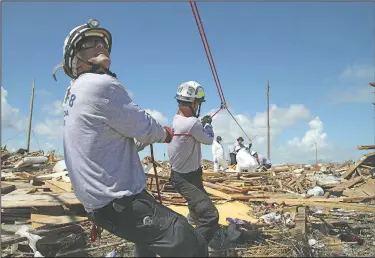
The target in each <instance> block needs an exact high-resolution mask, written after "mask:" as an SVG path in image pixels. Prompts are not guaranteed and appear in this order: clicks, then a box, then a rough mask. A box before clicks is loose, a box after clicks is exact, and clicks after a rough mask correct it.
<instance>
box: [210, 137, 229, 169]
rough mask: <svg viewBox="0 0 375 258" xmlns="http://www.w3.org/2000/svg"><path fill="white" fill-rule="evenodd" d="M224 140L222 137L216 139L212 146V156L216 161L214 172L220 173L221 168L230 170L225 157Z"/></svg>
mask: <svg viewBox="0 0 375 258" xmlns="http://www.w3.org/2000/svg"><path fill="white" fill-rule="evenodd" d="M221 141H222V138H221V137H220V136H218V137H216V141H214V142H213V144H212V156H213V159H214V171H215V172H217V171H219V168H220V166H221V167H222V168H223V170H224V171H225V170H226V169H227V168H228V163H227V161H226V160H225V157H224V148H223V145H222V144H221Z"/></svg>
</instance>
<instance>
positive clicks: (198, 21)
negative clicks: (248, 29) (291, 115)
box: [189, 1, 251, 141]
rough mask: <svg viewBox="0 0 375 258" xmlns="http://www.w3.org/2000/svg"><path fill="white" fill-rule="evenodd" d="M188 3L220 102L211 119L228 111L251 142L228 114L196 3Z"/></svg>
mask: <svg viewBox="0 0 375 258" xmlns="http://www.w3.org/2000/svg"><path fill="white" fill-rule="evenodd" d="M189 3H190V7H191V10H192V12H193V15H194V18H195V23H196V24H197V28H198V31H199V35H200V37H201V40H202V43H203V47H204V50H205V52H206V56H207V60H208V63H209V65H210V68H211V72H212V75H213V77H214V81H215V84H216V88H217V91H218V93H219V97H220V100H221V108H220V109H219V110H218V111H217V112H216V113H214V114H213V115H212V116H211V118H212V117H213V116H215V115H216V114H217V113H219V111H221V110H222V109H226V110H227V111H228V113H229V114H230V115H231V117H232V118H233V120H234V121H235V122H236V123H237V125H238V127H239V128H240V129H241V130H242V132H243V133H244V134H245V135H246V137H247V138H248V139H249V140H250V141H251V138H250V137H249V136H248V135H247V133H246V132H245V130H244V129H243V128H242V126H241V125H240V124H239V123H238V121H237V119H236V118H235V117H234V116H233V115H232V113H231V112H230V110H229V109H228V107H227V105H226V100H225V97H224V92H223V88H222V87H221V83H220V79H219V75H218V73H217V70H216V66H215V62H214V59H213V57H212V54H211V48H210V45H209V43H208V39H207V36H206V32H205V31H204V27H203V22H202V19H201V16H200V14H199V10H198V6H197V3H196V1H189Z"/></svg>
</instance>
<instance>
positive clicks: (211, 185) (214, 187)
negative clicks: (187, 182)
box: [203, 181, 241, 193]
mask: <svg viewBox="0 0 375 258" xmlns="http://www.w3.org/2000/svg"><path fill="white" fill-rule="evenodd" d="M203 185H204V186H207V187H209V188H213V189H217V190H223V191H229V192H237V193H241V191H238V190H237V189H234V188H231V187H227V186H223V185H218V184H212V183H209V182H205V181H203Z"/></svg>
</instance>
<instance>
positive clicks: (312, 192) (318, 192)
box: [307, 186, 324, 196]
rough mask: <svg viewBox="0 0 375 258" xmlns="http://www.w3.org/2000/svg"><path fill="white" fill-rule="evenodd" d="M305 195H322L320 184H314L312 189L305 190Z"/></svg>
mask: <svg viewBox="0 0 375 258" xmlns="http://www.w3.org/2000/svg"><path fill="white" fill-rule="evenodd" d="M307 195H312V196H323V195H324V190H323V188H321V187H320V186H315V187H314V188H313V189H310V190H308V191H307Z"/></svg>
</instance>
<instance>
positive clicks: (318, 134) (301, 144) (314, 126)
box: [288, 117, 327, 151]
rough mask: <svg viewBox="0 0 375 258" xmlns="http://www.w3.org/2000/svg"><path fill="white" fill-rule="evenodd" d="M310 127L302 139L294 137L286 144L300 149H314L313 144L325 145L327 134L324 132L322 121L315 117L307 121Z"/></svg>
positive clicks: (322, 146)
mask: <svg viewBox="0 0 375 258" xmlns="http://www.w3.org/2000/svg"><path fill="white" fill-rule="evenodd" d="M309 127H310V129H309V130H308V131H307V132H306V133H305V135H304V136H303V138H302V139H299V138H298V137H294V138H293V139H292V140H290V141H289V142H288V145H290V146H292V147H293V148H298V149H300V150H302V151H306V150H315V144H317V146H319V148H324V147H326V146H327V142H326V139H327V134H326V133H325V132H324V126H323V122H322V121H321V120H320V119H319V117H316V118H315V119H313V120H311V121H310V122H309Z"/></svg>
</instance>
